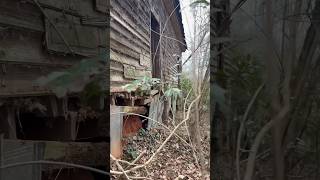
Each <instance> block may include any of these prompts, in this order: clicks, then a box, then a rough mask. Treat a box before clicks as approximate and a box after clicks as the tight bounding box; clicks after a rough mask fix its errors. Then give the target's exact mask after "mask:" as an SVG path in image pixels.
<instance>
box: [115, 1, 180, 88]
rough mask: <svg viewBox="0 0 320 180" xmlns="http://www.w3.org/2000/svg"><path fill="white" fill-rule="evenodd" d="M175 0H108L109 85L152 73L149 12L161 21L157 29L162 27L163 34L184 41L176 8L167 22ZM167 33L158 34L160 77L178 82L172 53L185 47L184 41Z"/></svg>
mask: <svg viewBox="0 0 320 180" xmlns="http://www.w3.org/2000/svg"><path fill="white" fill-rule="evenodd" d="M176 3H177V1H172V0H138V1H137V0H121V1H118V0H111V3H110V5H111V9H110V15H111V23H110V25H111V29H110V39H111V40H110V46H111V56H110V57H111V61H110V66H111V70H110V72H111V75H110V76H111V77H110V79H111V87H120V86H121V85H123V84H125V83H128V82H130V81H132V80H133V79H135V78H137V77H139V76H143V75H148V76H152V72H151V71H152V57H151V50H150V46H151V44H150V41H151V40H150V36H151V29H150V24H151V13H152V14H153V15H154V16H155V17H156V19H157V21H158V22H159V24H160V32H161V31H162V30H163V29H165V31H164V34H163V35H164V36H166V37H171V38H173V39H177V40H179V41H181V42H184V35H183V29H182V28H181V26H179V25H180V23H181V19H179V16H178V15H179V13H177V12H178V11H177V10H178V8H176V12H174V13H173V15H172V16H171V18H170V20H169V21H168V22H167V23H166V20H167V19H168V18H169V15H170V14H171V12H172V11H173V10H174V9H175V5H177V4H176ZM165 24H166V25H165ZM166 37H162V38H161V40H160V42H161V44H160V46H159V50H160V61H161V67H162V68H161V69H162V73H161V77H162V79H163V80H165V81H170V82H177V79H175V77H177V73H178V66H175V64H176V63H177V57H175V54H176V55H181V53H182V51H184V50H185V48H184V46H183V45H182V44H183V43H178V41H175V40H172V39H171V38H166Z"/></svg>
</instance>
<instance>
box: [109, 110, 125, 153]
mask: <svg viewBox="0 0 320 180" xmlns="http://www.w3.org/2000/svg"><path fill="white" fill-rule="evenodd" d="M122 109H123V107H121V106H110V112H111V113H110V114H111V115H110V139H111V145H110V146H111V152H110V153H111V154H112V155H113V156H114V157H116V158H120V157H121V155H122V145H121V138H122V123H123V114H121V113H120V112H123V110H122Z"/></svg>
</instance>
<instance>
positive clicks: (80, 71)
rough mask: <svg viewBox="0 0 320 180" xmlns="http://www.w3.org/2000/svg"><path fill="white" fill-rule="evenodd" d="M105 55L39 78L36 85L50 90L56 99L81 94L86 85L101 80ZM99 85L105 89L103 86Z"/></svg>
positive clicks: (84, 60) (83, 60)
mask: <svg viewBox="0 0 320 180" xmlns="http://www.w3.org/2000/svg"><path fill="white" fill-rule="evenodd" d="M105 60H106V55H105V54H102V55H100V56H98V57H94V58H86V59H82V60H81V61H80V62H79V63H78V64H75V65H73V66H72V67H71V68H69V69H66V70H65V71H62V72H52V73H50V74H49V75H47V76H46V77H40V78H39V79H37V80H36V83H37V84H38V85H40V86H46V87H48V88H50V89H51V90H52V91H53V92H54V93H55V94H56V95H57V96H58V97H63V96H66V94H67V93H71V92H81V91H82V90H83V89H84V88H85V86H86V85H87V84H89V83H90V82H92V81H95V80H101V78H102V77H103V73H104V69H105ZM101 82H102V83H100V84H99V85H100V86H101V88H102V89H106V87H105V85H104V84H103V82H104V81H102V80H101Z"/></svg>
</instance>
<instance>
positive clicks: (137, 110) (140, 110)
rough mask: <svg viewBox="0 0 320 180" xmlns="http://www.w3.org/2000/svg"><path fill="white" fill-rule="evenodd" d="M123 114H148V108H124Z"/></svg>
mask: <svg viewBox="0 0 320 180" xmlns="http://www.w3.org/2000/svg"><path fill="white" fill-rule="evenodd" d="M123 112H125V113H135V114H146V113H147V108H146V107H144V106H124V107H123Z"/></svg>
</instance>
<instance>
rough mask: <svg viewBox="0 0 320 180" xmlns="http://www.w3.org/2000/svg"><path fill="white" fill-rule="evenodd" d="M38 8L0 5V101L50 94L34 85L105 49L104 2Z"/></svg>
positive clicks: (59, 0) (46, 0)
mask: <svg viewBox="0 0 320 180" xmlns="http://www.w3.org/2000/svg"><path fill="white" fill-rule="evenodd" d="M38 2H39V4H40V6H41V8H39V7H38V6H37V5H36V4H35V3H34V2H33V1H20V0H1V1H0V67H1V68H0V96H17V95H19V94H21V95H34V94H44V93H49V91H48V90H47V89H45V88H40V87H37V86H36V85H35V84H34V83H33V81H34V80H35V79H37V78H39V77H40V76H42V75H46V74H49V73H50V72H53V71H60V70H62V69H64V68H67V67H69V66H71V65H73V64H75V63H77V62H79V61H80V60H81V59H82V58H83V57H92V56H97V55H99V54H101V53H102V52H103V51H105V49H106V36H107V35H106V17H107V3H106V2H107V1H106V0H81V1H78V0H55V1H52V0H38ZM44 14H46V15H44ZM49 19H50V20H49ZM50 21H51V22H52V23H53V24H54V26H55V27H54V26H52V24H51V22H50ZM56 29H57V30H58V31H59V32H60V34H61V35H62V36H63V38H64V40H65V41H66V42H67V44H68V45H66V43H65V42H64V41H63V40H62V39H61V37H60V35H59V34H58V33H57V30H56ZM68 46H69V47H68ZM70 50H71V51H72V52H73V53H71V52H70ZM72 54H73V55H72Z"/></svg>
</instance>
